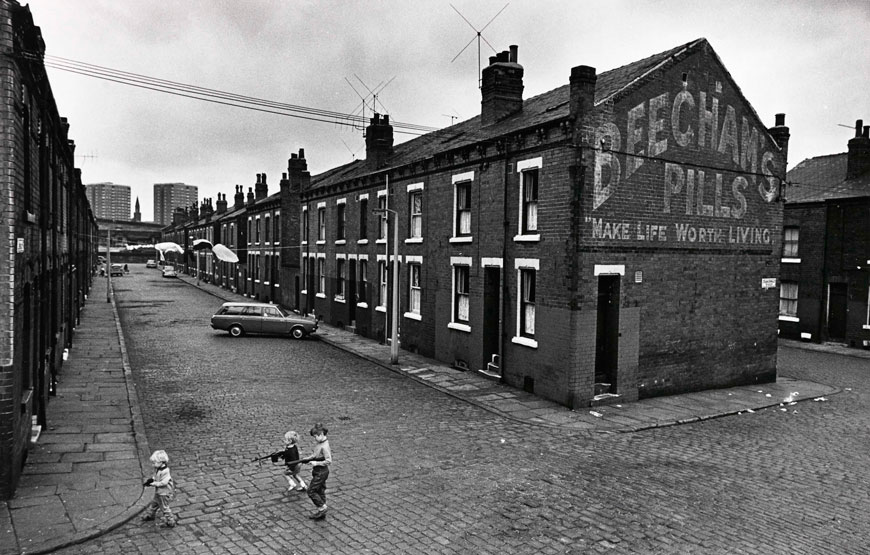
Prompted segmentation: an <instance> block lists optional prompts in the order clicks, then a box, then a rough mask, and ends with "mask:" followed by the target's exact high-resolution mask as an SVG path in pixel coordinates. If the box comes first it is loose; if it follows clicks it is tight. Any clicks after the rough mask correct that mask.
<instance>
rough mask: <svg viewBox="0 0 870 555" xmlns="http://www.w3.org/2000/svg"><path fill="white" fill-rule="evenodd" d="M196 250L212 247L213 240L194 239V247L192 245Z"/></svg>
mask: <svg viewBox="0 0 870 555" xmlns="http://www.w3.org/2000/svg"><path fill="white" fill-rule="evenodd" d="M191 248H192V249H193V250H195V251H202V250H205V249H210V248H212V245H211V241H209V240H208V239H194V240H193V247H191Z"/></svg>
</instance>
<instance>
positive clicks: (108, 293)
mask: <svg viewBox="0 0 870 555" xmlns="http://www.w3.org/2000/svg"><path fill="white" fill-rule="evenodd" d="M106 302H107V303H110V302H112V227H111V226H109V228H108V229H106Z"/></svg>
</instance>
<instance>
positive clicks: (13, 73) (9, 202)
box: [0, 0, 129, 499]
mask: <svg viewBox="0 0 870 555" xmlns="http://www.w3.org/2000/svg"><path fill="white" fill-rule="evenodd" d="M0 49H2V55H0V87H2V90H3V97H2V101H0V120H2V126H3V135H2V139H0V164H2V167H3V172H2V177H0V199H2V200H0V222H2V229H3V232H4V235H5V236H6V239H5V240H4V243H3V248H2V254H0V278H2V279H0V281H2V284H3V285H2V287H0V499H9V498H11V497H12V495H13V494H14V492H15V488H16V486H17V484H18V480H19V477H20V476H21V469H22V467H23V466H24V463H25V461H26V460H27V455H28V452H29V450H30V447H31V443H32V441H33V440H34V439H35V438H38V435H39V431H40V430H41V429H42V427H43V426H45V425H46V424H47V420H48V415H49V411H50V408H49V403H50V400H51V398H52V396H53V394H54V392H55V391H56V389H55V385H56V382H57V380H58V376H59V374H60V373H61V372H60V371H61V367H62V366H63V361H64V356H63V354H64V350H65V349H67V348H69V347H70V345H72V342H73V339H74V336H73V329H74V328H75V326H76V325H77V323H78V319H79V313H80V311H81V309H82V307H83V306H84V302H85V297H86V296H87V293H88V291H89V290H90V286H91V283H92V275H93V270H94V268H95V267H96V261H97V259H96V244H95V240H94V239H95V237H96V234H97V221H96V219H95V218H94V214H93V211H92V210H91V206H90V203H89V202H88V198H87V194H86V191H85V187H84V186H83V185H82V180H81V172H80V171H79V169H78V168H76V167H75V144H74V143H73V141H72V140H70V138H69V127H70V126H69V123H68V122H67V120H66V118H63V117H61V116H60V115H59V114H58V111H57V105H56V103H55V100H54V95H53V94H52V90H51V85H50V83H49V81H48V76H47V75H46V73H45V66H44V65H43V62H42V58H43V55H44V54H45V43H44V41H43V38H42V33H41V31H40V29H39V27H38V26H36V25H35V24H34V21H33V16H32V14H31V13H30V8H29V7H28V6H21V5H20V4H19V3H18V2H15V1H10V0H0ZM128 218H129V215H128Z"/></svg>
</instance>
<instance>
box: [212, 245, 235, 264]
mask: <svg viewBox="0 0 870 555" xmlns="http://www.w3.org/2000/svg"><path fill="white" fill-rule="evenodd" d="M211 252H213V253H214V255H215V256H216V257H217V259H218V260H221V261H223V262H233V263H235V262H238V261H239V257H238V256H236V253H234V252H233V251H231V250H230V248H229V247H227V246H224V245H222V244H220V243H218V244H217V245H215V246H213V247H212V248H211Z"/></svg>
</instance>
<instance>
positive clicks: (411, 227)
mask: <svg viewBox="0 0 870 555" xmlns="http://www.w3.org/2000/svg"><path fill="white" fill-rule="evenodd" d="M408 203H409V207H408V208H409V210H408V214H409V217H410V221H409V222H408V237H422V236H423V191H414V192H412V193H411V194H410V195H409V196H408Z"/></svg>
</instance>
